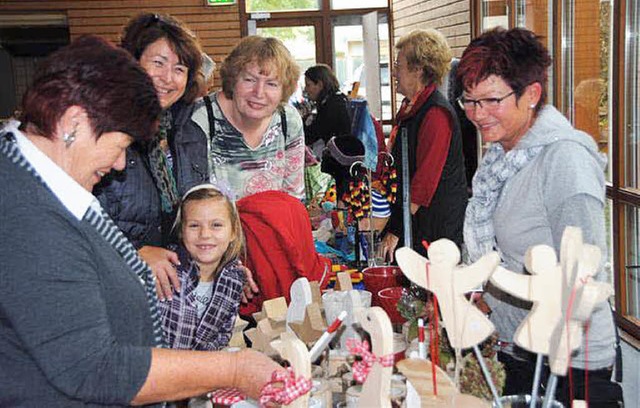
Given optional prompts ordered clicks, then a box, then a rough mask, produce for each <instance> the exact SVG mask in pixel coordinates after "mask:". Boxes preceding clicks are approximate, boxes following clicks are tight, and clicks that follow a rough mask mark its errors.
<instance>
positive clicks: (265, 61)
mask: <svg viewBox="0 0 640 408" xmlns="http://www.w3.org/2000/svg"><path fill="white" fill-rule="evenodd" d="M253 62H255V63H256V64H258V66H259V67H260V69H261V70H265V71H268V70H270V69H272V70H274V71H275V74H276V77H277V78H278V81H280V83H281V84H282V97H281V98H280V103H282V104H284V103H286V102H287V101H288V100H289V97H290V96H291V95H292V94H293V92H294V91H295V90H296V87H297V86H298V78H299V77H300V67H299V66H298V64H297V63H296V61H295V60H294V59H293V57H292V56H291V53H290V52H289V50H287V48H286V47H285V46H284V44H283V43H282V42H281V41H280V40H278V39H277V38H273V37H260V36H258V35H250V36H248V37H244V38H243V39H242V40H240V42H239V43H238V45H236V47H235V48H234V49H233V50H232V51H231V53H230V54H229V55H228V56H227V57H226V58H225V59H224V61H223V62H222V65H221V67H220V78H221V79H222V92H224V96H226V97H227V99H233V89H234V88H235V86H236V82H237V81H238V75H240V73H241V72H242V71H243V70H244V69H245V67H246V66H247V65H249V64H251V63H253Z"/></svg>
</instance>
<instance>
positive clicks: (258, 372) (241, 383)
mask: <svg viewBox="0 0 640 408" xmlns="http://www.w3.org/2000/svg"><path fill="white" fill-rule="evenodd" d="M236 357H237V358H236V375H235V378H234V381H233V382H234V385H235V387H237V388H238V389H239V390H240V391H242V393H243V394H245V395H247V396H249V397H250V398H252V399H255V400H259V399H260V392H261V391H262V388H264V386H265V385H266V384H267V383H268V382H270V381H271V375H272V374H273V372H274V371H282V372H284V371H285V369H284V368H282V367H281V366H280V365H279V364H277V363H276V362H275V361H273V360H272V359H270V358H269V357H267V356H266V355H264V354H262V353H259V352H257V351H255V350H251V349H243V350H241V351H238V352H237V356H236Z"/></svg>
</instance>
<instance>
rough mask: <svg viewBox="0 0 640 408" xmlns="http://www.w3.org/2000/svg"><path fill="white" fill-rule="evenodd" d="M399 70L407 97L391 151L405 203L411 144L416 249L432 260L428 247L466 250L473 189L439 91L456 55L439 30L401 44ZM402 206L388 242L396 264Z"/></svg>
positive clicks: (396, 208)
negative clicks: (441, 242)
mask: <svg viewBox="0 0 640 408" xmlns="http://www.w3.org/2000/svg"><path fill="white" fill-rule="evenodd" d="M396 50H397V52H398V53H397V58H396V65H395V67H394V70H393V76H394V78H395V80H396V89H397V91H398V92H399V93H401V94H403V95H404V96H405V98H404V100H403V101H402V106H401V107H400V110H399V112H398V114H397V115H396V120H397V125H396V126H395V127H394V129H393V130H392V132H391V135H390V138H389V146H388V149H389V151H390V152H391V154H392V155H393V157H394V158H395V165H396V166H397V172H398V176H399V183H398V184H399V186H400V188H399V191H398V197H402V187H401V186H402V184H403V183H402V180H401V175H402V169H401V166H402V157H401V154H400V152H401V147H400V146H401V141H400V139H401V134H402V130H403V129H406V131H407V137H408V143H409V150H408V152H409V157H408V163H409V175H410V183H409V186H410V198H411V206H410V211H411V221H412V228H411V229H412V240H413V248H414V249H415V250H416V251H418V252H420V253H422V254H425V255H426V251H425V248H424V246H423V244H422V241H423V240H424V241H427V242H432V241H435V240H437V239H440V238H448V239H450V240H452V241H454V242H455V243H456V244H458V245H461V244H462V223H463V219H464V212H465V207H466V205H467V187H466V178H465V177H466V176H465V170H464V157H463V154H462V140H461V136H460V127H459V124H458V119H457V116H456V113H455V111H454V110H453V107H452V106H451V104H449V102H448V101H447V98H446V97H445V96H444V95H442V94H441V93H440V92H439V91H438V89H437V87H438V85H439V84H440V83H441V82H442V80H443V78H444V76H445V74H446V73H447V71H448V70H449V62H450V61H451V51H450V49H449V46H448V44H447V42H446V39H445V38H444V36H443V35H442V34H441V33H440V32H438V31H436V30H432V29H430V30H416V31H412V32H411V33H409V34H407V35H405V36H404V37H402V38H400V40H399V41H398V43H397V44H396ZM403 210H404V209H403V208H402V203H401V200H399V199H398V200H397V202H396V203H395V204H394V205H393V206H392V210H391V211H392V212H391V217H390V218H389V223H388V224H387V228H386V234H385V235H384V238H383V241H382V246H381V248H382V254H381V255H382V256H383V257H385V258H388V259H390V260H391V261H393V252H394V250H395V249H396V248H397V247H398V244H399V242H400V241H401V237H402V236H403V225H402V219H403Z"/></svg>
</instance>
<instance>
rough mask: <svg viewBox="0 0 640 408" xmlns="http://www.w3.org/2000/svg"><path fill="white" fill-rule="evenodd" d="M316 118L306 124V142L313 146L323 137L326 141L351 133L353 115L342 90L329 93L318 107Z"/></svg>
mask: <svg viewBox="0 0 640 408" xmlns="http://www.w3.org/2000/svg"><path fill="white" fill-rule="evenodd" d="M317 110H318V113H317V114H316V117H315V120H314V121H313V122H312V123H311V124H310V125H309V126H307V125H306V124H305V126H304V142H305V144H306V145H307V146H311V145H312V144H313V143H314V142H315V141H317V140H319V139H322V140H324V142H325V143H327V142H328V141H329V139H331V138H332V137H333V136H349V135H351V116H350V115H349V101H348V100H347V97H346V96H345V95H344V94H343V93H342V92H335V93H331V94H329V95H327V96H326V97H325V98H324V99H323V100H322V101H321V102H320V103H318V107H317Z"/></svg>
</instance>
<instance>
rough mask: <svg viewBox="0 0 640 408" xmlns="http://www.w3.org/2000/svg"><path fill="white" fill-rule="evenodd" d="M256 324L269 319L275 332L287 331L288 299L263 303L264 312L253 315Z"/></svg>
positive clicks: (280, 298) (277, 299)
mask: <svg viewBox="0 0 640 408" xmlns="http://www.w3.org/2000/svg"><path fill="white" fill-rule="evenodd" d="M253 318H254V319H255V320H256V322H258V321H260V320H264V319H269V321H270V323H271V326H272V327H273V329H274V330H278V331H280V332H282V331H284V330H286V322H287V299H285V297H284V296H281V297H277V298H273V299H269V300H265V301H264V302H263V303H262V311H260V312H256V313H254V314H253Z"/></svg>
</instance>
